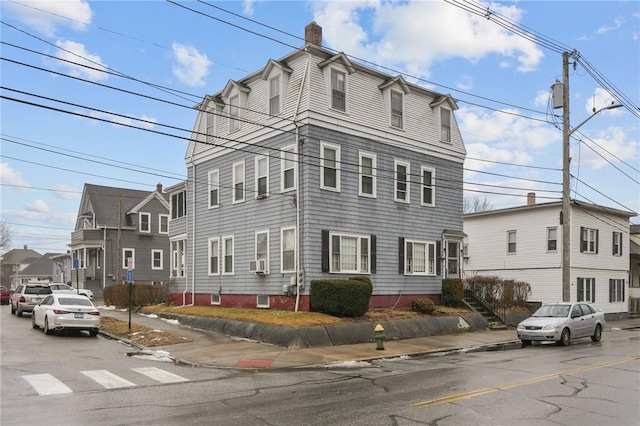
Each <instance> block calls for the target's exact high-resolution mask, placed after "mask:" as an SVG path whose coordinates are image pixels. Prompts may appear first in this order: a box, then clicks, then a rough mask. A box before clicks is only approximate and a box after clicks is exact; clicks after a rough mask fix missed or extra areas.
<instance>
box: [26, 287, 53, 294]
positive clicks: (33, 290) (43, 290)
mask: <svg viewBox="0 0 640 426" xmlns="http://www.w3.org/2000/svg"><path fill="white" fill-rule="evenodd" d="M24 294H51V289H50V288H49V287H26V288H25V289H24Z"/></svg>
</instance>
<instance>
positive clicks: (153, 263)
mask: <svg viewBox="0 0 640 426" xmlns="http://www.w3.org/2000/svg"><path fill="white" fill-rule="evenodd" d="M156 253H160V266H159V267H157V266H155V255H156ZM163 256H164V253H163V250H155V249H154V250H151V269H153V270H155V271H161V270H163V269H164V259H163Z"/></svg>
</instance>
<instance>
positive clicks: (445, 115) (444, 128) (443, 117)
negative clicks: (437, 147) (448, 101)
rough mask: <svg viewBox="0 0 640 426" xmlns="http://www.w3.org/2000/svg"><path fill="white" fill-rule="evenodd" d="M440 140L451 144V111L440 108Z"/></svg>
mask: <svg viewBox="0 0 640 426" xmlns="http://www.w3.org/2000/svg"><path fill="white" fill-rule="evenodd" d="M440 140H441V141H444V142H451V110H450V109H448V108H444V107H440Z"/></svg>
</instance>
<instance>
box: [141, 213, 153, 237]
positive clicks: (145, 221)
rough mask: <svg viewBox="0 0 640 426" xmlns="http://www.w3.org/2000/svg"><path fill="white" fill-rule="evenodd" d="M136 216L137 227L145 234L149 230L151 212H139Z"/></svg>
mask: <svg viewBox="0 0 640 426" xmlns="http://www.w3.org/2000/svg"><path fill="white" fill-rule="evenodd" d="M138 217H139V219H140V223H139V225H138V226H139V229H140V232H144V233H145V234H148V233H150V232H151V213H140V214H138Z"/></svg>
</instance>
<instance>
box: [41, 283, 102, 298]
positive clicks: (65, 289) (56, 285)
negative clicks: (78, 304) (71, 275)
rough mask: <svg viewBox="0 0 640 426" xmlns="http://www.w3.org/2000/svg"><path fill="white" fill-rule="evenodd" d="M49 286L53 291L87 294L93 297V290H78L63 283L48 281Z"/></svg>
mask: <svg viewBox="0 0 640 426" xmlns="http://www.w3.org/2000/svg"><path fill="white" fill-rule="evenodd" d="M49 288H51V291H52V292H53V293H66V294H81V295H83V296H87V297H88V298H89V299H93V292H92V291H91V290H89V289H86V288H81V289H80V290H78V289H77V288H73V287H71V286H69V285H66V284H63V283H50V284H49Z"/></svg>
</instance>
